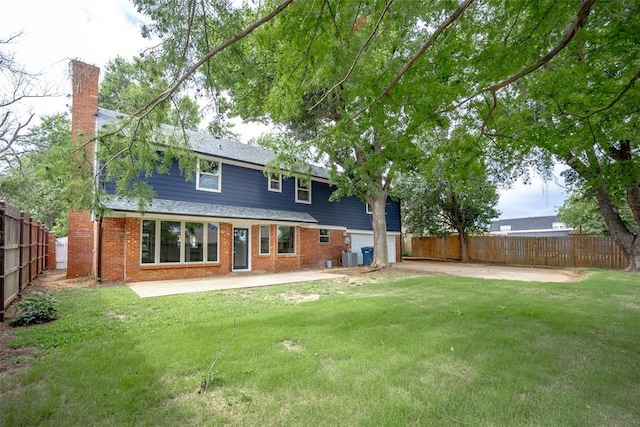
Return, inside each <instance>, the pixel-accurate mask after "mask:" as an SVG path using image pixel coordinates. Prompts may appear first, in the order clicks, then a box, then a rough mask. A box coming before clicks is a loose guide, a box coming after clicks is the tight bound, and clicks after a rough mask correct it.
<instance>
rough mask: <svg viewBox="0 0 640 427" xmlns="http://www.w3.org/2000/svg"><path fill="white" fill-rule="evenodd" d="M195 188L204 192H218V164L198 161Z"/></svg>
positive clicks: (203, 160) (211, 161) (209, 161)
mask: <svg viewBox="0 0 640 427" xmlns="http://www.w3.org/2000/svg"><path fill="white" fill-rule="evenodd" d="M196 188H197V189H198V190H205V191H220V162H216V161H213V160H205V159H198V176H197V177H196Z"/></svg>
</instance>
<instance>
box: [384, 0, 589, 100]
mask: <svg viewBox="0 0 640 427" xmlns="http://www.w3.org/2000/svg"><path fill="white" fill-rule="evenodd" d="M594 1H595V0H594ZM473 2H474V0H465V1H464V2H463V3H462V4H460V6H458V8H457V9H456V10H455V11H454V12H453V13H452V14H451V16H449V17H448V18H447V19H446V20H445V21H444V22H443V23H442V24H440V25H439V26H438V28H436V30H435V31H434V32H433V34H431V37H429V40H427V42H426V43H425V44H424V45H422V47H421V48H420V49H419V50H418V51H417V52H416V53H415V54H413V56H412V57H411V58H410V59H409V61H408V62H407V63H406V64H405V65H404V66H403V67H402V68H401V69H400V70H399V71H398V72H397V73H396V76H395V77H394V79H393V80H392V81H391V83H389V85H388V86H387V87H386V88H385V89H384V90H383V91H382V93H381V94H380V95H378V97H377V98H376V99H375V100H374V101H373V103H376V102H378V101H379V100H380V99H381V98H382V97H383V96H385V95H387V94H388V93H389V92H391V91H392V90H393V88H394V87H396V85H397V84H398V82H399V81H400V79H401V78H402V76H404V74H405V73H406V72H407V71H408V70H409V68H411V67H412V66H413V64H415V63H416V61H417V60H418V59H419V58H420V57H421V56H422V55H424V53H425V52H426V51H427V50H428V49H429V48H430V47H431V46H433V44H434V43H435V42H436V40H438V37H440V35H441V34H442V33H443V32H444V31H445V30H446V29H447V28H449V27H450V26H451V24H453V23H454V22H455V21H457V20H458V19H459V18H460V17H461V16H462V15H463V14H464V12H465V11H466V10H467V8H468V7H469V6H470V5H471V4H472V3H473ZM373 103H372V104H373Z"/></svg>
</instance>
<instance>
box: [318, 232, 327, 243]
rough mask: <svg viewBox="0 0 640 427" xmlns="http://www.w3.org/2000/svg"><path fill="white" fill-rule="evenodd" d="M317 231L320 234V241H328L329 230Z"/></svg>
mask: <svg viewBox="0 0 640 427" xmlns="http://www.w3.org/2000/svg"><path fill="white" fill-rule="evenodd" d="M318 231H319V234H320V240H319V241H320V243H329V230H325V229H320V230H318Z"/></svg>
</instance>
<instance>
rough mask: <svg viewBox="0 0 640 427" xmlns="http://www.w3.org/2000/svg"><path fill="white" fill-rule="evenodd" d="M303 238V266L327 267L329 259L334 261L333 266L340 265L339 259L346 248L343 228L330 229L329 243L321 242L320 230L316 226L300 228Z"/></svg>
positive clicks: (301, 254)
mask: <svg viewBox="0 0 640 427" xmlns="http://www.w3.org/2000/svg"><path fill="white" fill-rule="evenodd" d="M300 231H301V233H300V235H301V238H302V246H301V253H300V256H301V266H302V268H326V266H327V261H329V260H331V261H333V266H334V267H337V266H339V265H340V264H339V262H338V260H340V259H341V258H342V252H343V251H345V250H346V245H345V244H344V237H343V236H342V231H341V230H329V243H320V231H319V230H317V229H314V228H303V229H301V230H300Z"/></svg>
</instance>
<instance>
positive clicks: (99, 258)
mask: <svg viewBox="0 0 640 427" xmlns="http://www.w3.org/2000/svg"><path fill="white" fill-rule="evenodd" d="M94 126H95V128H94V134H93V135H94V143H93V182H94V184H93V185H94V187H93V198H94V200H95V199H96V197H97V196H98V188H99V187H100V174H99V172H100V163H99V162H98V145H99V140H98V131H99V129H98V111H96V120H95V122H94ZM94 213H95V211H94ZM96 250H97V251H98V253H97V254H96V262H97V264H98V265H97V266H96V281H97V282H100V281H101V280H102V213H101V214H100V216H99V219H98V244H97V245H96Z"/></svg>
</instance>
